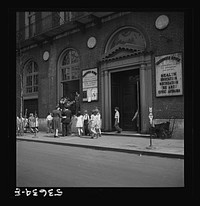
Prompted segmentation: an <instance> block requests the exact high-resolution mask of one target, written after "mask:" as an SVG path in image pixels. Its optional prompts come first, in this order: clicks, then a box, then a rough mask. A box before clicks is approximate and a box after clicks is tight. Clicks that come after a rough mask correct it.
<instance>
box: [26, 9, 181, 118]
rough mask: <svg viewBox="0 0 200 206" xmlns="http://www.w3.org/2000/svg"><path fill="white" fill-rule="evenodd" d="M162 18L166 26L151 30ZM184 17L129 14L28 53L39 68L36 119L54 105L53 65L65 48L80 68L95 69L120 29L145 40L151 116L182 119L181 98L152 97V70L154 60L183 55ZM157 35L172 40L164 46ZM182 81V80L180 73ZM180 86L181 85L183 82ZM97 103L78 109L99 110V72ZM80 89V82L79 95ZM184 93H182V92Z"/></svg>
mask: <svg viewBox="0 0 200 206" xmlns="http://www.w3.org/2000/svg"><path fill="white" fill-rule="evenodd" d="M161 14H166V15H168V17H169V20H170V22H169V26H168V27H167V28H166V29H165V30H163V31H158V30H157V29H156V28H155V20H156V18H157V17H158V16H159V15H161ZM183 17H184V15H183V13H179V12H162V13H161V12H133V13H131V14H129V15H126V16H122V17H119V18H117V19H114V20H111V21H109V22H106V23H104V24H102V26H101V27H97V26H94V27H91V28H88V29H86V31H85V32H81V31H80V32H77V33H74V34H71V35H69V36H66V37H63V38H60V39H58V40H55V41H54V42H52V43H51V44H46V45H43V46H42V47H37V48H35V49H32V50H30V51H29V54H30V55H34V56H35V59H36V62H37V63H38V66H39V76H40V77H39V117H41V118H43V117H46V115H47V113H48V112H49V111H52V110H53V109H54V107H55V105H56V103H57V97H56V95H57V83H56V80H57V72H56V70H57V61H58V58H59V55H60V54H61V52H62V51H63V50H64V49H66V48H74V49H76V50H77V51H78V53H79V55H80V68H81V70H83V69H88V68H95V67H98V62H99V60H100V57H101V55H102V54H103V52H104V48H105V45H106V42H107V40H108V39H109V37H110V36H111V34H112V33H113V32H114V31H116V30H117V29H119V28H120V27H123V26H133V27H137V28H138V29H140V30H141V31H142V32H143V33H144V36H145V38H146V40H147V50H150V51H152V65H153V66H152V84H153V87H152V88H153V99H152V101H153V112H154V117H155V118H156V119H168V118H170V117H172V116H173V117H175V118H178V119H182V118H184V97H183V96H179V97H162V98H158V97H156V95H155V89H156V85H155V68H154V57H155V56H158V55H164V54H169V53H175V52H184V41H183V40H184V18H183ZM160 35H164V36H167V37H169V38H172V41H170V42H167V41H166V39H165V38H162V37H160ZM91 36H95V37H96V39H97V44H96V46H95V48H93V49H89V48H88V47H87V40H88V38H89V37H91ZM45 50H49V51H50V59H49V60H48V61H47V62H44V61H43V60H42V54H43V52H44V51H45ZM182 73H183V78H182V79H184V71H183V72H182ZM183 85H184V82H183ZM98 86H99V88H98V92H99V94H98V95H99V101H97V102H91V103H87V102H86V103H83V102H81V109H82V111H84V110H85V109H87V110H88V111H89V112H90V111H91V110H92V109H94V108H95V107H98V108H99V109H100V110H101V82H100V71H99V84H98ZM81 89H82V85H81V82H80V91H81ZM183 92H184V90H183Z"/></svg>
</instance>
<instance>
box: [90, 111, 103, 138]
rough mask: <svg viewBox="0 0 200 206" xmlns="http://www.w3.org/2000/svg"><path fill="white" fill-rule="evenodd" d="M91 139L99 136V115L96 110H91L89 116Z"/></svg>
mask: <svg viewBox="0 0 200 206" xmlns="http://www.w3.org/2000/svg"><path fill="white" fill-rule="evenodd" d="M91 133H92V134H91V138H94V137H96V138H98V137H99V136H101V115H100V113H99V110H98V109H95V110H93V113H92V115H91Z"/></svg>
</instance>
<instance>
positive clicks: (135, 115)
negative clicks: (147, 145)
mask: <svg viewBox="0 0 200 206" xmlns="http://www.w3.org/2000/svg"><path fill="white" fill-rule="evenodd" d="M134 120H136V126H137V131H139V113H138V109H137V111H136V112H135V114H134V116H133V118H132V121H134Z"/></svg>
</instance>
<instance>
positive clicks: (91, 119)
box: [46, 108, 101, 138]
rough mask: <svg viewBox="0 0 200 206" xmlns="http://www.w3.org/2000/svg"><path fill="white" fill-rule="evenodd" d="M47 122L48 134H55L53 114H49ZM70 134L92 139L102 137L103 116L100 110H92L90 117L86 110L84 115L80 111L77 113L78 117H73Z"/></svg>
mask: <svg viewBox="0 0 200 206" xmlns="http://www.w3.org/2000/svg"><path fill="white" fill-rule="evenodd" d="M46 121H47V128H48V129H47V133H50V132H53V131H52V129H53V124H52V121H53V117H52V113H48V116H47V117H46ZM70 128H71V129H70V130H71V131H70V133H71V134H72V135H76V134H77V135H78V136H79V137H81V136H82V135H85V136H91V138H94V137H96V138H98V137H100V136H101V115H100V112H99V110H98V109H97V108H96V109H94V110H92V114H91V115H89V114H88V111H87V110H85V111H84V114H82V113H81V112H80V111H78V112H77V114H76V115H73V116H72V117H71V122H70Z"/></svg>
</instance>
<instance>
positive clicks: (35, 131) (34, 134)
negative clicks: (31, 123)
mask: <svg viewBox="0 0 200 206" xmlns="http://www.w3.org/2000/svg"><path fill="white" fill-rule="evenodd" d="M36 133H37V131H36V111H35V134H34V137H36Z"/></svg>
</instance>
